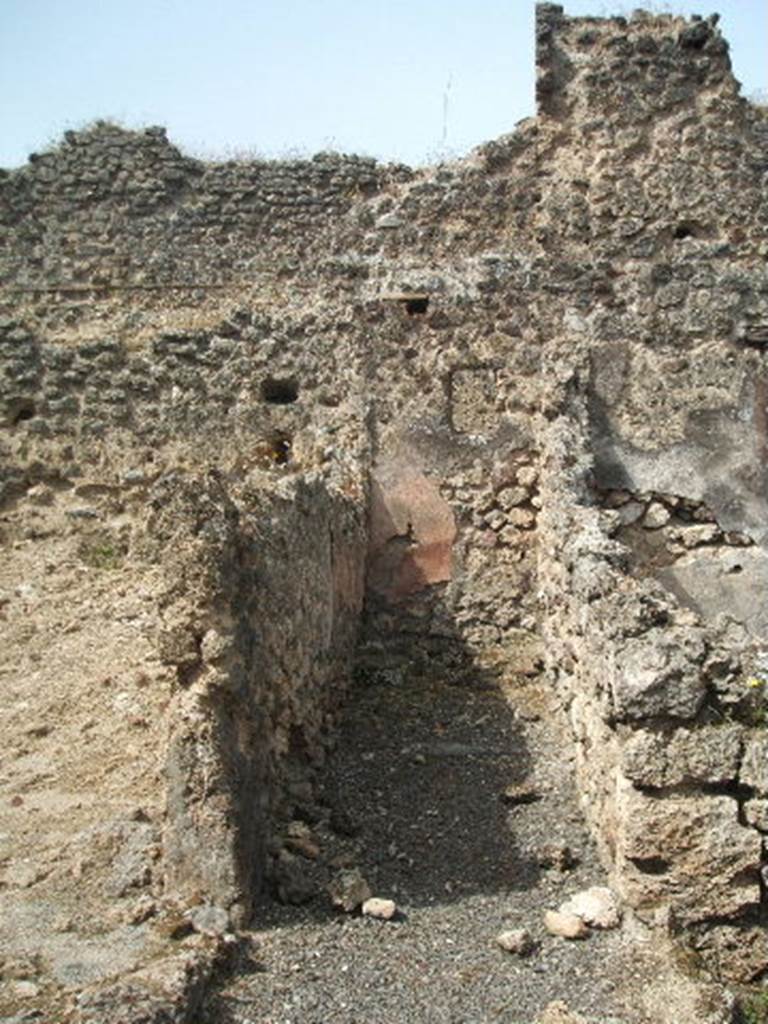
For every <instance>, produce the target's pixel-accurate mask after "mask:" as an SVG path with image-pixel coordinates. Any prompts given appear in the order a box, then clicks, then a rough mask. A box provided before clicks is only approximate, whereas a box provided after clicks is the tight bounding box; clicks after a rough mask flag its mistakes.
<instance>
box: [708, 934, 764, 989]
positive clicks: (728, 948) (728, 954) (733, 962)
mask: <svg viewBox="0 0 768 1024" xmlns="http://www.w3.org/2000/svg"><path fill="white" fill-rule="evenodd" d="M693 947H694V949H696V950H697V951H698V952H699V953H702V954H704V956H706V959H707V964H708V965H710V966H711V967H712V968H713V970H714V973H715V974H716V975H717V977H719V978H720V980H721V981H725V982H731V983H734V982H735V983H736V984H740V985H748V984H749V983H750V982H752V981H755V980H756V979H757V978H759V977H760V975H762V974H763V972H764V971H765V970H766V969H767V968H768V931H766V929H765V927H763V926H762V925H743V924H741V925H739V924H733V925H730V924H720V925H715V926H714V927H713V926H711V925H709V926H707V928H706V930H704V931H702V933H701V935H699V936H695V937H694V940H693Z"/></svg>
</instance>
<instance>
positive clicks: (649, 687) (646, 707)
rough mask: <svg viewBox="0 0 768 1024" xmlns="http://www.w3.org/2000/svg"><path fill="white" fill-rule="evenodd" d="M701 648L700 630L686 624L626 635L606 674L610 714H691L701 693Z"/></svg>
mask: <svg viewBox="0 0 768 1024" xmlns="http://www.w3.org/2000/svg"><path fill="white" fill-rule="evenodd" d="M705 653H706V652H705V645H704V640H703V638H702V635H701V633H700V631H698V630H695V629H692V628H689V627H665V628H656V629H651V630H649V631H648V632H647V633H644V634H643V635H642V636H639V637H633V638H631V639H629V640H627V641H626V643H625V644H624V646H623V647H622V648H621V649H620V650H619V651H618V652H617V654H616V659H615V666H614V671H613V673H612V679H611V696H612V705H613V714H614V715H615V717H616V718H617V719H619V720H621V721H633V720H639V719H644V718H657V717H670V718H693V716H694V715H695V714H696V713H697V712H698V710H699V708H700V707H701V705H702V703H703V702H704V697H705V695H706V682H705V679H704V673H703V670H702V662H703V660H704V657H705Z"/></svg>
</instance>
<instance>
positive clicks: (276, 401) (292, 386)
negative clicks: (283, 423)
mask: <svg viewBox="0 0 768 1024" xmlns="http://www.w3.org/2000/svg"><path fill="white" fill-rule="evenodd" d="M298 397H299V384H298V381H296V380H294V378H293V377H266V378H265V379H264V380H263V381H262V382H261V398H262V401H264V402H268V403H269V404H270V405H291V404H292V403H293V402H295V401H296V399H297V398H298Z"/></svg>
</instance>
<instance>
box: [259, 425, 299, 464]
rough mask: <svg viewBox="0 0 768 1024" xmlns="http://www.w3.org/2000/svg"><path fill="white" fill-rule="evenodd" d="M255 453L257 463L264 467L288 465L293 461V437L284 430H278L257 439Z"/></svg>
mask: <svg viewBox="0 0 768 1024" xmlns="http://www.w3.org/2000/svg"><path fill="white" fill-rule="evenodd" d="M253 453H254V456H255V459H256V463H257V464H258V465H260V466H261V467H262V468H263V469H273V468H274V467H275V466H287V465H288V463H289V462H290V461H291V438H290V436H289V435H288V434H286V433H284V432H283V431H281V430H276V431H274V433H271V434H269V435H268V436H267V437H264V438H262V439H261V440H260V441H257V442H256V445H255V446H254V452H253Z"/></svg>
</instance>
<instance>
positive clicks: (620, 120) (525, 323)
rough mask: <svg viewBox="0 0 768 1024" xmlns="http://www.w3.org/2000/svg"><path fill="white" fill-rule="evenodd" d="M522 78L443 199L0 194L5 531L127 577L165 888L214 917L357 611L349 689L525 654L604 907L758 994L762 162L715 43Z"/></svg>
mask: <svg viewBox="0 0 768 1024" xmlns="http://www.w3.org/2000/svg"><path fill="white" fill-rule="evenodd" d="M537 37H538V44H539V58H538V60H539V72H540V83H539V115H540V116H539V117H538V118H537V119H536V120H535V121H534V120H531V121H528V122H525V123H523V124H522V125H520V126H519V127H518V129H517V131H516V132H515V133H514V134H513V135H510V136H508V137H505V138H502V139H500V140H497V141H496V142H494V143H490V144H488V145H487V146H485V147H482V148H481V149H480V150H478V151H477V152H476V153H475V154H473V155H472V157H471V158H469V159H467V160H466V161H464V162H460V163H458V164H455V165H450V166H442V167H438V168H432V169H427V170H425V171H423V172H419V173H414V172H410V171H408V170H407V169H403V168H392V167H390V168H380V167H377V166H376V165H375V164H372V162H370V161H365V160H357V159H347V158H337V157H333V156H329V155H325V156H323V157H320V158H317V159H315V160H313V161H309V162H296V163H290V164H288V163H285V164H275V165H271V164H261V163H250V164H249V163H243V164H239V163H237V164H227V165H222V166H217V167H208V166H204V165H201V164H198V163H196V162H194V161H189V160H186V159H185V158H183V157H181V156H180V155H179V154H178V153H177V152H176V151H175V150H173V148H172V147H170V146H169V145H168V144H167V142H166V141H165V140H164V139H163V137H162V135H160V134H158V133H156V132H151V131H150V132H149V133H144V135H137V134H135V133H126V132H122V131H120V130H118V129H114V128H110V127H108V126H100V127H97V128H95V129H93V130H92V131H90V132H85V133H76V134H73V135H72V136H69V137H68V138H67V140H66V144H65V145H64V146H63V147H61V148H60V149H58V150H56V151H54V152H52V153H50V154H44V155H43V156H41V157H40V158H39V159H36V160H35V161H33V162H32V163H31V164H30V165H29V167H27V168H24V169H22V170H21V171H18V172H13V173H11V174H9V175H7V176H6V177H5V178H3V179H2V181H0V197H1V198H2V210H1V211H0V219H1V221H2V225H3V229H4V232H5V236H4V237H5V239H6V240H7V242H8V245H7V246H6V248H5V249H4V250H3V252H2V254H1V255H0V274H1V275H2V282H3V292H2V304H3V310H4V312H5V313H6V314H7V317H6V319H5V320H4V321H3V324H2V349H1V351H2V357H3V368H2V373H3V388H2V402H3V415H4V434H3V446H4V465H5V469H4V470H3V474H4V475H3V479H2V483H3V501H4V503H5V504H4V508H5V509H8V510H10V512H9V514H10V515H12V516H20V518H19V520H18V522H17V524H16V526H14V529H16V528H17V526H18V528H19V529H22V530H23V529H26V530H28V531H29V536H28V537H26V538H25V543H29V544H37V543H45V539H46V532H45V531H46V530H47V529H49V528H50V526H49V524H47V520H46V516H47V514H48V513H45V512H41V511H40V508H41V507H42V508H45V507H47V506H46V505H45V501H48V499H49V498H50V500H51V502H52V505H51V507H52V508H53V510H54V513H55V514H56V515H58V514H59V513H60V519H59V526H56V529H60V528H62V529H63V528H64V527H65V533H66V535H67V537H68V538H69V541H71V544H72V545H73V550H75V551H77V550H81V549H82V550H85V551H89V552H96V554H93V553H92V554H90V555H89V556H88V557H89V558H91V560H92V561H93V560H95V562H97V563H98V562H107V563H110V562H111V560H112V553H114V552H117V553H118V555H119V559H121V560H123V561H124V562H125V563H126V564H128V565H130V566H133V567H134V568H133V570H132V571H135V573H136V574H137V578H139V577H140V578H142V579H143V578H144V575H145V574H149V573H156V571H157V573H159V579H156V580H155V584H156V587H157V589H156V590H151V600H152V602H153V604H152V611H151V613H149V612H148V613H147V615H148V619H147V626H146V629H147V630H148V632H149V633H150V634H151V635H152V641H151V645H149V642H148V646H151V648H152V651H153V652H154V653H153V655H152V656H153V658H155V661H156V662H157V666H154V668H153V671H156V672H157V674H158V676H159V677H160V676H162V682H161V685H162V687H163V695H164V696H163V700H166V701H167V703H166V704H165V706H164V707H161V708H160V710H159V711H158V714H162V715H164V716H165V719H166V720H167V728H168V736H169V739H168V741H167V751H168V756H167V765H168V767H167V781H168V815H167V818H163V815H162V813H161V812H153V813H154V814H155V817H154V818H153V821H154V822H155V824H156V825H157V826H158V827H159V828H160V827H161V828H160V830H161V831H162V832H163V836H164V840H163V841H164V843H165V855H166V859H165V862H164V864H163V868H162V871H164V872H165V877H166V879H167V882H168V886H169V888H175V889H178V890H180V891H182V892H183V893H185V894H186V895H187V897H188V898H193V893H194V892H195V891H203V892H204V893H205V894H207V897H209V898H211V899H215V900H217V901H218V902H220V903H224V904H226V905H227V906H229V907H230V908H231V909H232V910H233V912H234V913H235V915H236V916H237V915H241V914H242V913H243V912H244V908H245V906H246V904H247V903H248V901H249V899H250V897H251V896H252V895H253V893H254V892H255V891H256V889H258V887H259V884H260V881H261V877H260V876H261V872H262V868H261V867H260V866H259V865H263V864H264V863H265V862H264V859H263V857H262V853H261V851H262V850H263V845H264V842H265V837H266V832H267V825H266V822H267V819H268V818H269V817H270V816H272V815H278V816H279V815H280V814H281V813H283V810H285V812H286V813H290V812H291V808H292V807H293V806H294V805H295V804H296V802H297V801H300V800H301V799H302V798H303V796H302V794H306V788H305V784H306V781H307V778H308V777H311V775H312V772H313V771H314V770H315V767H316V766H318V765H319V764H321V763H322V759H323V750H324V742H323V737H324V735H325V734H326V732H327V728H328V724H329V721H330V718H331V717H332V713H333V710H334V708H335V706H336V705H337V703H338V699H339V697H340V694H341V691H342V690H343V677H344V674H345V667H346V666H347V664H348V662H349V661H350V659H351V654H352V649H353V644H354V637H355V630H356V627H357V623H358V619H359V617H360V614H361V607H362V603H363V589H364V587H365V590H366V595H365V597H366V600H365V608H364V611H363V613H362V615H363V628H364V636H365V639H366V641H367V642H369V645H370V646H374V645H375V644H378V645H380V646H379V650H381V649H382V645H383V649H384V650H385V651H392V652H395V651H396V647H397V645H398V644H400V645H401V647H404V649H405V651H406V652H407V654H408V656H416V655H420V654H423V655H424V656H425V657H432V656H434V654H435V652H442V653H443V654H445V655H446V657H447V659H448V663H449V664H451V663H453V664H461V663H462V662H463V663H464V664H468V665H469V666H470V668H472V669H473V670H475V671H477V672H482V671H483V670H484V669H485V667H489V668H492V669H494V670H499V671H500V672H501V673H502V674H507V675H510V676H516V675H517V676H519V675H520V674H522V675H525V674H527V673H530V672H535V671H536V670H537V669H538V666H539V664H540V659H541V657H542V650H543V652H544V655H545V656H546V659H547V663H548V667H549V670H550V673H551V675H552V678H553V680H554V682H555V685H556V686H557V688H558V692H559V693H560V695H561V698H562V702H563V705H564V707H565V708H566V709H567V711H568V714H569V716H570V720H571V724H572V727H573V732H574V736H575V738H576V741H577V750H578V766H579V778H580V785H581V790H582V793H583V797H584V803H585V808H586V810H587V813H588V815H589V816H590V818H591V821H592V823H593V827H594V830H595V833H596V835H597V837H598V839H599V841H600V843H601V845H602V848H603V851H604V855H605V859H606V863H607V864H608V865H609V867H610V868H611V870H612V872H613V876H614V881H615V884H616V885H617V887H618V888H619V889H620V890H621V892H622V894H623V896H624V897H625V899H626V900H627V901H628V902H629V903H630V904H631V905H632V906H633V907H635V908H636V909H637V910H638V912H640V913H642V914H643V915H645V916H646V917H648V918H649V919H655V920H661V919H662V918H663V919H664V920H666V921H667V922H668V923H670V924H671V926H672V927H673V928H683V929H685V930H687V933H688V934H689V936H691V937H692V941H694V943H695V944H696V945H697V946H698V947H699V948H700V949H701V950H702V951H703V952H704V953H706V954H707V956H708V957H709V960H710V962H711V963H715V964H717V965H719V966H718V969H720V970H721V971H722V972H723V973H724V974H727V975H728V976H729V977H733V978H739V979H749V978H753V977H758V976H759V975H760V974H761V973H763V972H764V971H765V969H766V967H767V966H768V952H767V951H766V948H765V932H764V931H763V930H761V925H762V921H763V918H764V914H765V904H764V899H763V895H762V894H763V891H764V887H763V888H761V886H762V885H763V883H761V881H760V872H761V871H763V870H764V866H765V865H764V861H765V857H764V854H763V852H762V844H763V839H762V836H763V835H764V834H765V833H766V831H768V829H767V827H766V812H765V802H766V799H768V791H767V790H766V783H765V778H764V774H765V773H764V771H763V765H764V761H765V753H766V751H765V730H764V721H763V720H762V719H761V717H760V716H761V715H763V716H764V701H763V698H762V689H761V687H762V686H764V685H765V681H764V680H763V676H762V675H761V673H762V672H763V671H764V666H763V664H762V662H761V660H760V652H761V650H762V647H761V643H762V640H763V638H764V631H765V627H764V622H765V615H764V611H763V610H762V607H761V606H762V603H763V602H762V597H761V594H762V580H763V578H764V572H765V570H764V565H763V563H764V557H765V542H766V538H765V521H766V517H765V511H766V509H765V486H764V484H765V480H764V476H765V474H764V463H765V458H764V455H765V452H764V448H765V421H766V408H765V406H766V401H765V395H764V393H763V392H764V388H763V384H762V383H761V382H762V381H763V378H764V376H765V368H764V362H765V347H766V345H768V336H766V330H765V328H766V323H767V322H768V313H767V310H768V290H767V288H766V279H765V248H764V246H765V241H764V240H765V229H766V216H767V214H766V210H768V204H766V201H765V199H766V196H765V187H766V185H765V166H766V138H767V137H768V129H767V128H766V124H767V123H766V119H765V115H764V113H761V112H760V111H759V110H757V109H756V108H754V107H751V106H749V105H748V104H746V103H744V102H743V101H742V100H741V99H740V98H739V96H738V91H737V88H736V85H735V83H734V81H733V78H732V76H731V74H730V67H729V63H728V58H727V50H726V48H725V46H724V44H723V42H722V40H721V38H720V36H719V34H718V32H717V30H716V27H715V23H714V22H713V21H712V20H709V21H706V22H704V21H691V22H686V21H684V20H683V19H676V18H669V17H666V16H664V17H657V16H649V15H638V16H636V17H633V18H632V19H631V20H629V21H626V20H625V19H608V20H604V19H568V18H567V17H565V15H564V14H563V12H562V9H560V8H559V7H558V6H557V5H549V4H548V5H541V7H540V10H539V14H538V21H537ZM41 494H42V495H43V496H44V501H42V502H41V499H40V495H41ZM57 510H58V511H57ZM26 519H28V520H29V524H30V525H24V522H26ZM22 521H24V522H22ZM19 523H21V525H19ZM61 524H64V527H61ZM14 536H15V535H14ZM91 569H92V570H93V571H94V572H96V571H102V572H104V571H107V568H106V566H104V565H101V566H99V565H93V566H92V567H91ZM89 571H90V570H89ZM364 577H365V579H366V582H365V584H364ZM153 578H154V577H153ZM150 589H151V588H150ZM542 634H543V638H544V644H543V648H542V644H541V642H540V640H541V637H542ZM451 659H453V662H451ZM750 680H753V681H756V682H755V683H754V685H752V684H751V683H750ZM340 683H341V684H342V685H340ZM163 700H158V705H162V703H163ZM142 756H146V757H148V756H149V754H148V753H146V752H145V754H144V755H142ZM163 757H164V759H165V748H164V750H163ZM164 770H166V769H164ZM233 823H234V827H233ZM649 836H650V837H652V840H651V839H650V838H648V837H649ZM211 850H216V851H217V855H216V856H215V857H208V856H207V852H210V851H211ZM201 851H203V855H201ZM219 853H221V856H219V855H218V854H219ZM162 871H160V872H156V874H162Z"/></svg>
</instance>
